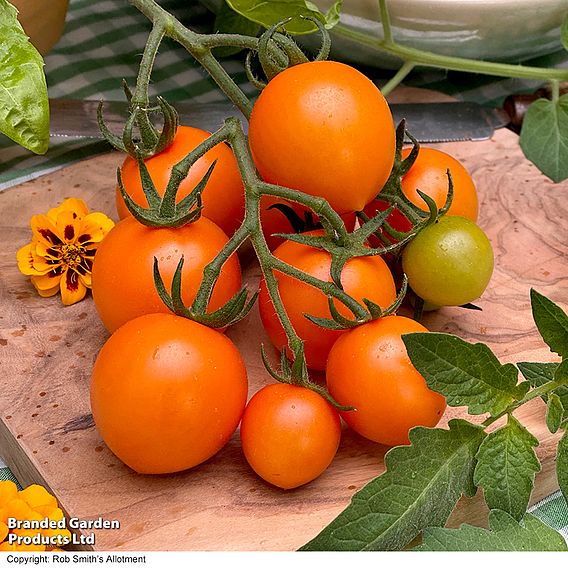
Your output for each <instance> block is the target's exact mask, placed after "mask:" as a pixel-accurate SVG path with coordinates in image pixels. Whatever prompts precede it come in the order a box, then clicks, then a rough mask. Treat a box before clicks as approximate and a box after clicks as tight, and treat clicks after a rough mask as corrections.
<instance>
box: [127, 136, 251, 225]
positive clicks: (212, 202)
mask: <svg viewBox="0 0 568 568" xmlns="http://www.w3.org/2000/svg"><path fill="white" fill-rule="evenodd" d="M209 136H210V133H209V132H206V131H205V130H200V129H199V128H193V127H191V126H180V127H178V130H177V133H176V136H175V138H174V141H173V142H172V144H171V145H170V146H168V147H167V148H166V149H165V150H163V151H162V152H160V153H159V154H156V155H155V156H152V157H151V158H147V159H146V160H145V161H144V163H145V164H146V167H147V168H148V171H149V172H150V177H151V178H152V181H153V182H154V185H155V186H156V190H157V191H158V193H159V194H160V195H163V194H164V191H165V189H166V186H167V184H168V180H169V178H170V173H171V171H172V167H173V166H175V164H177V163H178V162H179V161H180V160H182V159H183V158H185V156H186V155H187V154H189V153H190V152H191V151H192V150H193V149H194V148H196V147H197V146H198V145H199V144H200V143H201V142H203V141H204V140H205V139H206V138H208V137H209ZM215 160H217V163H216V164H215V167H214V168H213V172H212V174H211V177H210V178H209V180H208V182H207V185H206V186H205V189H204V191H203V211H202V214H203V215H204V216H205V217H207V218H208V219H211V220H212V221H213V222H214V223H216V224H217V225H219V227H221V229H223V231H225V233H227V235H232V234H233V233H234V232H235V230H236V229H237V227H238V226H239V224H240V223H241V221H242V220H243V217H244V204H245V201H244V189H243V182H242V180H241V174H240V171H239V168H238V166H237V162H236V160H235V157H234V156H233V152H232V151H231V149H230V148H229V146H227V145H226V144H218V145H217V146H215V147H214V148H212V149H211V150H209V152H207V153H206V154H205V155H204V156H203V157H202V158H200V159H199V160H197V162H196V163H195V164H194V165H193V166H192V167H191V168H190V170H189V173H188V175H187V177H186V178H185V179H184V180H183V181H182V183H181V185H180V187H179V190H178V194H177V201H178V202H179V201H181V200H182V199H183V198H184V197H186V196H187V195H188V194H189V193H191V191H192V190H193V189H194V188H195V186H196V185H197V184H198V183H199V182H200V181H201V179H202V178H203V176H204V175H205V174H206V173H207V170H208V169H209V167H210V166H211V164H212V163H213V162H214V161H215ZM121 174H122V183H123V185H124V189H125V190H126V192H127V193H128V195H130V197H131V198H132V199H133V200H134V201H135V202H136V203H138V204H139V205H142V206H144V207H147V206H148V203H147V202H146V196H145V195H144V191H143V189H142V182H141V181H140V172H139V171H138V163H137V162H136V160H134V159H133V158H131V157H130V156H128V157H127V158H126V159H125V160H124V163H123V165H122V168H121ZM116 208H117V211H118V215H119V217H120V218H121V219H124V218H126V217H128V216H129V215H130V212H129V211H128V209H127V207H126V205H125V204H124V200H123V199H122V195H121V194H120V191H119V190H118V187H117V189H116Z"/></svg>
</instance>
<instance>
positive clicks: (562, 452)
mask: <svg viewBox="0 0 568 568" xmlns="http://www.w3.org/2000/svg"><path fill="white" fill-rule="evenodd" d="M556 476H557V478H558V485H560V491H562V495H564V499H566V503H568V430H567V431H566V432H564V435H563V436H562V438H561V439H560V442H558V447H557V448H556Z"/></svg>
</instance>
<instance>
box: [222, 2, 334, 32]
mask: <svg viewBox="0 0 568 568" xmlns="http://www.w3.org/2000/svg"><path fill="white" fill-rule="evenodd" d="M227 4H229V6H230V7H231V8H232V9H233V10H234V11H235V12H238V13H239V14H241V16H243V17H245V18H247V19H248V20H251V21H253V22H256V23H257V24H260V25H261V26H264V27H265V28H269V27H270V26H273V25H274V24H276V23H278V22H281V21H282V20H285V19H286V18H289V17H291V18H293V19H292V20H291V21H290V22H288V23H287V24H286V25H285V26H284V28H285V29H286V31H287V32H288V33H291V34H308V33H313V32H315V31H317V29H318V28H317V26H316V25H315V24H314V23H313V22H310V21H309V20H306V19H304V18H315V19H317V20H319V21H320V22H322V24H324V25H325V27H326V28H328V29H331V28H332V27H333V26H334V25H335V24H336V23H337V22H338V21H339V17H338V15H339V12H340V10H341V1H336V2H335V3H334V5H333V6H332V7H331V8H330V9H329V10H328V12H327V13H326V14H325V15H324V14H322V13H321V12H320V10H319V9H318V7H317V6H316V5H315V4H313V3H312V2H306V0H273V1H271V2H266V1H265V0H227ZM301 16H303V17H304V18H302V17H301Z"/></svg>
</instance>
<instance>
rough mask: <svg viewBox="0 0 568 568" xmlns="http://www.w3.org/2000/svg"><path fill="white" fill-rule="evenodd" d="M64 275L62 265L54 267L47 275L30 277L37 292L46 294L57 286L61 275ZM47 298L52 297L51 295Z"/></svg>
mask: <svg viewBox="0 0 568 568" xmlns="http://www.w3.org/2000/svg"><path fill="white" fill-rule="evenodd" d="M64 273H65V268H64V267H63V266H62V265H59V266H56V267H55V268H54V269H53V270H52V271H51V272H48V273H47V274H42V275H40V276H32V277H31V280H32V284H33V285H34V287H35V289H36V290H37V291H38V292H40V293H41V292H46V291H48V290H53V288H57V287H58V286H59V281H60V279H61V277H62V276H63V274H64ZM48 296H53V294H48Z"/></svg>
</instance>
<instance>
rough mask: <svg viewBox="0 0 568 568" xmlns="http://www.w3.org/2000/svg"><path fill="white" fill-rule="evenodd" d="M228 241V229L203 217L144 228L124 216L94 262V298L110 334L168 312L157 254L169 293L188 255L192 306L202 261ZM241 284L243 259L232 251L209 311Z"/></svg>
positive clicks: (185, 293) (185, 275)
mask: <svg viewBox="0 0 568 568" xmlns="http://www.w3.org/2000/svg"><path fill="white" fill-rule="evenodd" d="M226 242H227V236H226V235H225V233H223V231H222V230H221V229H220V228H219V227H217V225H215V224H214V223H213V222H212V221H210V220H209V219H207V218H205V217H201V218H200V219H198V220H197V221H195V222H194V223H191V224H189V225H185V226H183V227H178V228H176V229H168V228H159V229H155V228H151V227H146V226H144V225H141V224H140V223H138V221H136V220H135V219H134V218H133V217H128V218H126V219H123V220H122V221H120V222H119V223H118V224H117V225H116V226H115V227H114V228H113V229H112V230H111V231H110V232H109V233H108V235H107V236H106V237H105V239H104V240H103V242H102V243H101V245H100V246H99V248H98V249H97V254H96V255H95V260H94V263H93V289H92V291H93V299H94V301H95V306H96V308H97V311H98V313H99V316H100V318H101V320H102V322H103V324H104V325H105V327H106V328H107V329H108V330H109V331H110V332H111V333H112V332H113V331H114V330H116V329H117V328H118V327H120V326H121V325H122V324H124V323H126V322H127V321H128V320H131V319H134V318H136V317H138V316H141V315H144V314H149V313H156V312H163V313H170V311H169V310H168V308H167V307H166V305H165V304H164V303H163V302H162V300H161V299H160V297H159V296H158V293H157V291H156V288H155V285H154V278H153V266H154V257H156V258H157V259H158V261H159V269H160V273H161V275H162V279H163V280H164V283H165V286H166V289H167V290H168V292H169V291H170V288H171V283H172V278H173V275H174V272H175V269H176V267H177V264H178V262H179V260H180V258H181V257H182V256H183V257H184V265H183V272H182V287H181V290H182V298H183V300H184V303H185V304H186V305H189V304H190V303H191V302H192V301H193V299H194V298H195V294H196V292H197V290H198V288H199V285H200V283H201V279H202V276H203V268H204V266H205V265H206V264H207V263H208V262H209V261H211V260H212V259H213V258H214V257H215V255H216V254H217V253H218V252H219V251H220V250H221V248H222V247H223V246H224V244H225V243H226ZM240 287H241V269H240V264H239V261H238V258H237V257H236V256H235V255H233V256H232V257H231V258H230V259H229V260H228V261H227V263H225V265H224V266H223V269H222V270H221V275H220V278H219V280H218V281H217V283H216V285H215V288H214V290H213V294H212V297H211V302H210V304H209V311H213V310H215V309H217V308H220V307H221V306H222V305H223V304H225V303H226V302H227V301H228V300H229V299H230V298H232V297H233V296H234V295H235V294H236V293H237V292H238V291H239V289H240Z"/></svg>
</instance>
